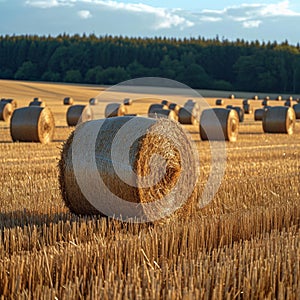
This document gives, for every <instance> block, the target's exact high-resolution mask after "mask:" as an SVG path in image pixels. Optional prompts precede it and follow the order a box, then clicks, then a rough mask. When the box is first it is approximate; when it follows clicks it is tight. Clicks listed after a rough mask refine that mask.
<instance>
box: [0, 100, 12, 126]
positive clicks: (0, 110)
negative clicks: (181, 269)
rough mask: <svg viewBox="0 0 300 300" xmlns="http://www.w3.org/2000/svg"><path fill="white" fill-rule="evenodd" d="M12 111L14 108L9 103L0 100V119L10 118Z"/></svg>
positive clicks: (6, 119)
mask: <svg viewBox="0 0 300 300" xmlns="http://www.w3.org/2000/svg"><path fill="white" fill-rule="evenodd" d="M13 111H14V108H13V106H12V104H11V103H9V102H5V101H0V121H4V122H6V121H8V120H9V119H10V118H11V115H12V113H13Z"/></svg>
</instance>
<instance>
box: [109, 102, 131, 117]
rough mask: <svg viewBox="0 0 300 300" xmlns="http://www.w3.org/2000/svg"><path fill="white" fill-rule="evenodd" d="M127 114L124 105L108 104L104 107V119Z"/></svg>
mask: <svg viewBox="0 0 300 300" xmlns="http://www.w3.org/2000/svg"><path fill="white" fill-rule="evenodd" d="M125 114H127V108H126V106H125V105H124V104H120V103H109V104H107V105H106V107H105V112H104V115H105V118H112V117H120V116H124V115H125Z"/></svg>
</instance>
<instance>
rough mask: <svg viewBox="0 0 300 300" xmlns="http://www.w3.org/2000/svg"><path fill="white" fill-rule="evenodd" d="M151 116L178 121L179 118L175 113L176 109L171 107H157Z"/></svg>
mask: <svg viewBox="0 0 300 300" xmlns="http://www.w3.org/2000/svg"><path fill="white" fill-rule="evenodd" d="M149 117H150V118H166V119H170V120H174V121H177V120H178V116H177V114H176V113H175V111H174V110H170V109H157V110H155V112H154V113H151V114H150V115H149Z"/></svg>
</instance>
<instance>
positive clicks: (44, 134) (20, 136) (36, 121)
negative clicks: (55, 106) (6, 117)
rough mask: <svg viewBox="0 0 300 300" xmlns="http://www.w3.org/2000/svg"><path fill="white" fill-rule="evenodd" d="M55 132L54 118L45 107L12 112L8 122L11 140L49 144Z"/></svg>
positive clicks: (24, 108)
mask: <svg viewBox="0 0 300 300" xmlns="http://www.w3.org/2000/svg"><path fill="white" fill-rule="evenodd" d="M54 130H55V122H54V117H53V114H52V112H51V110H50V109H49V108H47V107H39V106H28V107H22V108H18V109H16V110H15V111H14V113H13V115H12V117H11V122H10V134H11V137H12V140H13V141H14V142H15V141H20V142H38V143H42V144H47V143H50V142H51V141H52V139H53V135H54Z"/></svg>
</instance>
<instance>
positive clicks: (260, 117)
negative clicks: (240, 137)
mask: <svg viewBox="0 0 300 300" xmlns="http://www.w3.org/2000/svg"><path fill="white" fill-rule="evenodd" d="M267 109H268V107H267V106H266V107H265V108H258V109H256V110H255V112H254V121H262V120H263V116H264V114H265V112H266V110H267Z"/></svg>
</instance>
